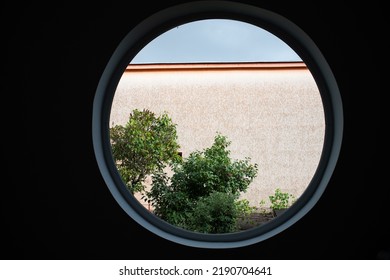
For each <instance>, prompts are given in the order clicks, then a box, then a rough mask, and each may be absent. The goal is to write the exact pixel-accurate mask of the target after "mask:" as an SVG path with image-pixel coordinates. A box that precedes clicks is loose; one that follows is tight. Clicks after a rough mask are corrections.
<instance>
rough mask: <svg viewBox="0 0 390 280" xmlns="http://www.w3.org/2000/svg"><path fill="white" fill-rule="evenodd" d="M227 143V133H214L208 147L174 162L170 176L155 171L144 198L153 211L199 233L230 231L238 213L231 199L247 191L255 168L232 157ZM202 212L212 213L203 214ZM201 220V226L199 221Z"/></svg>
mask: <svg viewBox="0 0 390 280" xmlns="http://www.w3.org/2000/svg"><path fill="white" fill-rule="evenodd" d="M229 145H230V142H229V141H228V140H227V138H226V136H223V135H220V134H217V135H216V136H215V138H214V143H213V145H212V146H211V147H209V148H206V149H204V150H203V151H195V152H192V153H191V154H190V155H189V157H188V158H186V159H183V160H182V162H176V163H174V164H173V165H172V169H173V171H174V173H173V175H172V178H168V176H167V175H166V174H165V173H164V172H158V173H155V174H154V175H153V176H152V187H151V190H150V191H149V192H146V198H145V199H146V200H148V201H149V202H151V203H152V205H153V206H154V208H155V214H156V215H157V216H159V217H160V218H162V219H164V220H166V221H168V222H170V223H171V224H173V225H177V226H181V227H184V228H188V229H193V228H196V230H197V231H201V232H209V231H210V232H213V233H214V232H222V231H225V230H227V229H229V230H231V223H230V222H231V220H234V219H235V217H236V215H237V212H236V210H237V208H236V205H235V203H234V202H235V200H236V199H238V197H239V194H240V192H245V191H246V190H247V188H248V186H249V184H250V183H251V182H252V181H253V179H254V178H255V177H256V175H257V171H258V170H257V164H251V163H250V159H249V158H245V159H244V160H232V159H231V158H230V151H229V150H228V149H227V147H228V146H229ZM223 197H225V199H226V201H224V203H222V200H223V199H222V198H223ZM230 203H231V205H230ZM228 204H229V205H228ZM232 209H234V210H232ZM222 210H224V211H225V210H226V211H225V212H223V211H222ZM204 211H206V212H205V213H208V214H207V215H211V214H212V215H211V216H209V217H206V216H207V215H205V214H204V213H203V212H204ZM217 215H221V217H220V218H218V217H217ZM201 217H203V218H201ZM202 219H203V223H204V226H200V224H199V223H198V222H200V221H202ZM222 221H224V223H226V225H224V223H222ZM218 227H220V228H218Z"/></svg>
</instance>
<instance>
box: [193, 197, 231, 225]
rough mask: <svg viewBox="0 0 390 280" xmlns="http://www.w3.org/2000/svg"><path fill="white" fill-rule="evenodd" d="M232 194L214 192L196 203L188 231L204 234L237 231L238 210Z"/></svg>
mask: <svg viewBox="0 0 390 280" xmlns="http://www.w3.org/2000/svg"><path fill="white" fill-rule="evenodd" d="M235 199H236V197H235V196H234V195H233V194H231V193H222V192H212V193H211V194H209V195H208V196H206V197H202V198H200V199H199V200H198V202H197V203H196V206H195V207H194V209H193V211H192V215H191V216H190V219H189V222H188V224H189V226H188V229H190V230H193V231H196V232H202V233H227V232H232V231H234V230H236V221H237V217H238V210H237V208H236V206H235V203H234V201H235Z"/></svg>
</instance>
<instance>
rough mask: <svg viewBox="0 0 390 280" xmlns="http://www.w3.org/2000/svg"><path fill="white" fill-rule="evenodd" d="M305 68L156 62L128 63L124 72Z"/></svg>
mask: <svg viewBox="0 0 390 280" xmlns="http://www.w3.org/2000/svg"><path fill="white" fill-rule="evenodd" d="M293 69H296V70H298V69H302V70H306V69H307V66H306V64H305V63H304V62H242V63H241V62H239V63H230V62H228V63H156V64H129V65H128V66H127V67H126V70H125V72H139V71H194V70H201V71H206V70H293Z"/></svg>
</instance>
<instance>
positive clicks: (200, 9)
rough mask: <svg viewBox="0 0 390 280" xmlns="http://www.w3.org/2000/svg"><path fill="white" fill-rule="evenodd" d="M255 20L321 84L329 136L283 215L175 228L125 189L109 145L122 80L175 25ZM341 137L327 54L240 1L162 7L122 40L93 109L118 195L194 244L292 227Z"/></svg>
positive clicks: (254, 237) (157, 228)
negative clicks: (241, 226)
mask: <svg viewBox="0 0 390 280" xmlns="http://www.w3.org/2000/svg"><path fill="white" fill-rule="evenodd" d="M215 18H218V19H230V20H238V21H242V22H247V23H250V24H252V25H254V26H258V27H259V28H263V29H265V30H268V31H270V32H272V33H273V34H275V35H276V36H278V37H279V38H281V39H283V40H284V41H285V42H286V43H287V44H288V45H289V46H291V47H292V48H293V49H294V50H295V52H296V53H297V54H298V55H299V56H300V57H301V58H302V59H303V61H304V62H305V64H306V65H307V67H308V68H309V69H310V72H311V73H312V75H313V77H314V80H315V82H316V84H317V86H318V89H319V92H320V95H321V99H322V104H323V109H324V118H325V137H324V145H323V147H322V153H321V156H320V160H319V164H318V166H317V168H316V170H315V173H314V175H313V178H312V179H311V181H310V182H309V184H308V186H307V188H306V190H305V191H304V192H303V193H302V195H301V196H300V197H299V199H298V200H297V201H296V202H295V203H294V204H293V205H292V206H291V207H290V208H289V209H288V211H286V212H285V213H284V214H283V215H281V216H279V217H277V218H275V219H273V220H271V221H270V222H268V223H266V224H264V225H262V226H260V227H255V228H252V229H250V230H246V231H243V232H234V233H227V234H201V233H197V232H192V231H188V230H184V229H182V228H179V227H176V226H172V225H171V224H169V223H167V222H165V221H163V220H161V219H159V218H157V217H156V216H154V215H152V214H150V213H149V212H148V211H147V210H146V209H145V208H144V207H143V206H142V205H141V204H140V203H139V201H138V200H137V199H135V197H134V196H133V195H131V193H130V192H129V191H128V190H127V188H126V187H125V185H124V183H123V181H122V179H121V177H120V176H119V174H118V170H117V168H116V166H115V164H114V161H113V158H112V153H111V149H110V136H109V127H110V124H109V122H110V112H111V105H112V102H113V98H114V95H115V92H116V89H117V86H118V83H119V81H120V79H121V77H122V75H123V73H124V71H125V69H126V67H127V66H128V64H129V61H131V60H132V59H133V58H134V57H135V56H136V55H137V54H138V53H139V51H140V50H141V49H142V48H143V47H144V46H146V45H147V44H148V43H149V42H151V41H152V40H153V39H154V38H156V37H157V36H159V35H160V34H162V33H164V32H166V31H167V30H170V29H171V28H173V27H176V26H179V25H182V24H185V23H189V22H194V21H198V20H205V19H215ZM341 136H342V106H341V98H340V95H339V92H338V88H337V84H336V82H335V79H334V77H333V75H332V72H331V70H330V68H329V66H328V65H327V63H326V61H325V59H324V57H323V56H322V55H321V53H320V51H319V50H318V49H317V47H316V46H315V44H314V43H313V42H312V41H311V40H310V38H308V37H307V35H306V34H305V33H304V32H303V31H302V30H300V29H299V28H298V27H296V26H295V25H294V24H293V23H291V22H289V21H288V20H287V19H285V18H283V17H281V16H279V15H277V14H274V13H271V12H269V11H266V10H263V9H260V8H258V7H253V6H249V5H245V4H241V3H234V2H221V1H215V2H214V1H210V2H208V1H202V2H194V3H187V4H184V5H178V6H175V7H171V8H169V9H166V10H163V11H161V12H159V13H157V14H155V15H153V16H151V17H150V18H148V19H146V20H145V21H143V22H142V23H141V24H139V25H138V26H137V27H136V28H134V29H133V30H132V31H131V32H130V33H129V34H128V35H127V36H126V37H125V38H124V40H123V41H122V42H121V44H120V45H119V46H118V48H117V49H116V51H115V52H114V54H113V56H112V58H111V60H110V61H109V63H108V65H107V67H106V69H105V71H104V73H103V75H102V78H101V80H100V82H99V85H98V88H97V91H96V96H95V100H94V108H93V143H94V149H95V154H96V158H97V162H98V165H99V168H100V170H101V173H102V175H103V178H104V180H105V182H106V184H107V186H108V187H109V189H110V191H111V193H112V194H113V196H114V198H115V199H116V200H117V202H118V203H119V204H120V206H121V207H122V208H123V209H124V211H125V212H126V213H128V214H129V215H130V216H131V217H132V218H133V219H134V220H135V221H137V222H138V223H139V224H141V225H142V226H143V227H145V228H146V229H148V230H150V231H151V232H153V233H155V234H157V235H159V236H161V237H163V238H166V239H168V240H171V241H174V242H177V243H180V244H185V245H188V246H194V247H205V248H231V247H239V246H246V245H249V244H253V243H256V242H260V241H262V240H265V239H267V238H269V237H272V236H274V235H275V234H277V233H279V232H281V231H283V230H285V229H287V228H288V227H289V226H291V225H293V224H294V223H295V222H296V221H298V220H299V219H301V218H302V217H303V216H304V215H305V214H306V213H307V212H308V211H309V210H310V209H311V208H312V207H313V206H314V205H315V203H316V202H317V201H318V200H319V198H320V196H321V195H322V193H323V192H324V190H325V188H326V185H327V183H328V181H329V179H330V176H331V174H332V172H333V169H334V167H335V164H336V161H337V157H338V153H339V149H340V146H341Z"/></svg>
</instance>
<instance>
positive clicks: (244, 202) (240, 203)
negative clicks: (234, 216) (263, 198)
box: [235, 199, 257, 216]
mask: <svg viewBox="0 0 390 280" xmlns="http://www.w3.org/2000/svg"><path fill="white" fill-rule="evenodd" d="M235 204H236V208H237V211H238V213H240V215H242V216H249V215H250V214H252V213H253V212H254V211H255V210H256V209H257V207H256V206H250V205H249V200H248V199H240V200H236V201H235Z"/></svg>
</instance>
